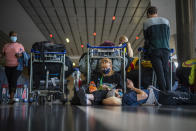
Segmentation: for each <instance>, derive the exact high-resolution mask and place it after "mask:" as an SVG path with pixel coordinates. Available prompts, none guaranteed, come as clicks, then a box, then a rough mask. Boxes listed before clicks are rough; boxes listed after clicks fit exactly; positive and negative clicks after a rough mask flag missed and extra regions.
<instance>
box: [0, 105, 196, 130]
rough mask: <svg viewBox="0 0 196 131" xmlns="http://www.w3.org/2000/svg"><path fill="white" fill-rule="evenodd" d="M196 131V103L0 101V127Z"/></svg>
mask: <svg viewBox="0 0 196 131" xmlns="http://www.w3.org/2000/svg"><path fill="white" fill-rule="evenodd" d="M15 130H16V131H65V130H66V131H83V130H87V131H109V130H111V131H122V130H127V131H128V130H129V131H195V130H196V106H181V107H180V106H178V107H176V106H170V107H169V106H162V107H153V106H140V107H111V106H108V107H107V106H94V107H93V106H92V107H91V106H88V107H85V106H71V105H69V104H67V105H58V104H53V105H50V104H47V105H36V104H31V105H30V104H22V103H16V104H14V105H12V106H11V105H0V131H15Z"/></svg>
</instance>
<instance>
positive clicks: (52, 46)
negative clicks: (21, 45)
mask: <svg viewBox="0 0 196 131" xmlns="http://www.w3.org/2000/svg"><path fill="white" fill-rule="evenodd" d="M32 49H34V50H35V51H40V52H64V50H65V45H63V44H56V43H52V42H50V41H41V42H35V43H34V44H33V46H32Z"/></svg>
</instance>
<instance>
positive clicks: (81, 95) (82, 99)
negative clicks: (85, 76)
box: [76, 87, 88, 105]
mask: <svg viewBox="0 0 196 131" xmlns="http://www.w3.org/2000/svg"><path fill="white" fill-rule="evenodd" d="M76 93H77V96H78V98H79V99H80V104H81V105H87V101H88V99H87V98H86V92H85V90H84V88H82V87H81V88H80V89H79V90H78V91H77V92H76Z"/></svg>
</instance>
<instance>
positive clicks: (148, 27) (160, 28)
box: [143, 17, 170, 50]
mask: <svg viewBox="0 0 196 131" xmlns="http://www.w3.org/2000/svg"><path fill="white" fill-rule="evenodd" d="M143 33H144V39H145V44H148V47H149V49H150V50H153V49H159V48H164V49H169V39H170V24H169V21H168V20H167V19H166V18H163V17H152V18H148V19H147V20H146V21H145V22H144V24H143Z"/></svg>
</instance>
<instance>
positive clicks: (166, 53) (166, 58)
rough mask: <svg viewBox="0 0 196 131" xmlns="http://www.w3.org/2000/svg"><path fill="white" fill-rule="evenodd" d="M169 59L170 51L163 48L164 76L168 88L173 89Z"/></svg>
mask: <svg viewBox="0 0 196 131" xmlns="http://www.w3.org/2000/svg"><path fill="white" fill-rule="evenodd" d="M168 61H169V51H167V50H162V63H163V72H164V78H165V82H166V90H169V89H171V87H170V83H171V82H170V77H169V66H168Z"/></svg>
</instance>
